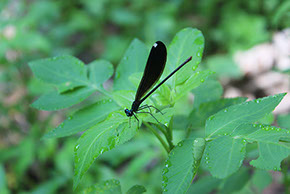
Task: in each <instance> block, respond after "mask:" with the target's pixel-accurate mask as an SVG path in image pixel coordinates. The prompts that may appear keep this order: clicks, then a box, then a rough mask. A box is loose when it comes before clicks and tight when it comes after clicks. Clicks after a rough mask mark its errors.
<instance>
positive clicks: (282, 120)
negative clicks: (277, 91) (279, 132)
mask: <svg viewBox="0 0 290 194" xmlns="http://www.w3.org/2000/svg"><path fill="white" fill-rule="evenodd" d="M277 122H278V125H279V126H280V127H283V128H286V129H290V114H287V115H278V118H277Z"/></svg>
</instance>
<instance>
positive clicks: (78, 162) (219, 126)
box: [30, 28, 290, 193]
mask: <svg viewBox="0 0 290 194" xmlns="http://www.w3.org/2000/svg"><path fill="white" fill-rule="evenodd" d="M201 37H202V34H201V32H200V31H198V30H196V29H192V28H186V29H183V30H182V31H180V32H179V33H177V34H176V36H175V38H174V39H173V41H172V43H171V44H170V45H169V47H168V48H169V49H168V53H169V56H174V57H168V62H167V63H168V66H166V70H165V72H170V70H168V69H174V68H175V67H176V66H177V65H178V64H179V63H180V62H182V59H185V58H186V55H184V53H185V52H184V51H187V52H188V51H190V52H188V53H187V56H191V55H194V54H196V53H197V54H196V55H195V56H194V58H193V60H192V62H190V64H188V66H187V68H186V69H185V70H186V71H183V72H178V73H177V74H176V76H174V77H173V78H172V79H171V81H169V82H167V83H165V84H166V87H167V88H170V92H169V93H167V91H166V90H159V91H157V92H156V95H155V96H153V97H152V98H155V97H156V96H163V98H159V101H161V100H160V99H162V100H164V101H165V102H169V104H168V105H169V106H170V107H171V109H168V108H167V109H163V111H164V112H165V114H164V115H161V116H162V117H163V118H162V117H161V118H160V114H158V113H154V115H156V117H157V118H158V119H159V118H160V119H159V120H160V121H161V122H163V123H164V124H165V125H164V126H161V125H160V123H157V122H156V120H154V119H152V118H151V117H150V115H149V117H148V115H142V116H139V115H138V117H139V119H140V120H141V122H142V123H144V124H145V126H146V127H147V128H148V129H150V130H151V131H152V132H153V134H155V135H156V137H157V138H158V139H159V141H160V142H161V143H162V145H163V146H164V148H165V149H166V150H167V151H168V152H170V153H169V156H168V159H167V160H166V161H165V167H164V168H163V171H162V174H163V175H162V187H163V191H164V193H167V192H168V193H185V192H186V191H187V190H188V189H189V187H190V184H191V182H192V180H193V178H194V176H195V175H196V173H197V171H198V169H199V165H200V164H201V165H202V166H203V168H204V169H206V170H208V171H210V173H211V174H212V175H213V176H214V177H217V178H221V179H224V178H226V177H229V176H230V175H232V174H233V173H235V172H236V171H238V169H239V168H240V167H241V165H242V162H243V161H244V159H245V155H246V145H247V144H248V143H257V144H258V145H259V149H258V152H259V158H258V159H256V160H252V161H251V162H250V164H251V165H252V166H254V167H256V168H261V169H265V170H280V163H281V161H282V160H283V159H284V158H286V157H287V156H288V155H289V154H290V148H289V146H287V145H286V144H281V143H279V140H280V139H281V138H282V137H286V138H289V137H290V132H289V131H287V130H285V129H280V128H276V127H272V126H264V125H261V124H260V125H257V124H255V122H257V121H259V119H262V118H264V117H265V116H266V115H268V114H269V113H271V112H272V111H273V110H274V109H275V107H276V106H277V105H278V104H279V102H280V101H281V100H282V98H283V97H284V96H285V94H277V95H274V96H269V97H265V98H261V99H257V100H253V101H248V102H244V101H245V98H236V99H220V97H219V96H218V95H217V99H218V100H213V101H208V102H204V103H201V104H200V106H199V108H198V109H193V111H192V113H191V115H190V117H189V120H196V119H199V121H200V123H199V124H195V123H192V122H191V124H190V125H189V126H190V127H193V126H195V127H202V126H204V124H205V136H204V137H202V136H200V137H199V138H196V137H194V136H191V138H187V137H186V136H185V137H184V138H185V139H184V140H183V141H181V142H179V143H178V144H177V145H176V146H175V147H174V145H173V144H172V138H173V136H172V116H173V114H174V104H175V102H176V101H177V100H178V99H179V98H180V97H182V96H184V95H186V94H187V93H188V92H189V91H191V90H193V89H194V88H197V87H198V86H199V85H200V84H202V83H203V82H204V81H205V80H206V79H207V78H208V77H209V76H210V74H211V72H210V71H208V70H204V71H201V72H200V71H195V72H194V70H195V69H196V68H197V65H198V64H199V63H200V58H201V56H202V54H201V52H202V50H203V42H204V40H203V38H201ZM197 40H198V41H197ZM133 48H134V49H133ZM145 48H146V46H145V45H143V43H142V42H140V41H139V40H133V42H132V43H131V45H130V46H129V48H128V50H127V51H126V53H125V57H124V59H123V60H122V61H121V63H120V64H119V66H118V69H117V73H116V76H115V78H114V82H115V83H116V84H115V86H116V87H115V88H114V89H113V91H107V90H105V89H104V88H103V87H102V83H103V82H104V81H106V80H107V79H108V78H109V77H110V76H112V71H111V68H109V67H110V63H109V62H106V61H101V62H99V67H101V68H92V66H93V67H94V66H95V63H93V64H88V67H86V66H84V65H83V64H82V62H79V61H78V60H77V59H73V58H71V57H69V56H62V57H56V58H53V59H44V60H41V61H34V62H31V63H30V67H31V68H32V70H33V72H34V74H35V76H36V77H37V78H38V79H40V80H42V81H44V82H46V83H47V84H51V85H53V86H54V87H55V88H56V89H57V91H54V95H55V96H51V95H50V94H44V95H43V96H41V97H40V98H39V99H38V100H36V101H35V102H34V103H33V104H32V106H33V107H35V108H38V109H40V110H57V109H61V108H66V107H69V106H72V105H73V104H76V103H80V102H81V101H83V100H85V99H86V98H87V97H88V96H89V95H91V94H92V92H93V91H99V92H101V93H102V94H103V95H105V96H106V98H108V100H106V101H102V102H98V103H96V104H94V106H93V107H94V108H91V107H90V106H87V107H85V108H83V109H81V110H80V111H78V112H76V114H74V115H73V119H72V118H68V119H67V120H66V121H64V122H63V123H62V124H60V126H59V127H57V128H56V129H54V130H53V131H52V132H49V133H48V134H46V135H45V136H44V137H45V138H48V137H54V136H58V137H61V136H66V135H71V134H72V133H76V132H80V131H84V130H86V129H87V130H86V131H85V132H84V133H83V134H82V135H81V137H80V138H79V140H78V141H77V143H76V146H75V150H74V152H75V154H74V155H75V174H74V188H75V189H76V188H77V187H78V185H79V184H80V181H81V179H82V178H83V176H84V174H85V173H86V172H87V170H88V169H89V167H90V166H91V165H92V164H93V162H94V160H95V159H97V158H98V157H99V156H100V155H102V154H103V153H105V152H107V151H109V150H112V149H114V148H115V147H117V146H119V145H121V144H123V143H125V142H127V141H129V140H130V139H132V138H133V137H134V136H135V135H136V133H137V131H138V128H139V126H140V124H141V123H139V122H137V121H135V120H131V121H129V122H131V124H128V118H127V117H126V115H125V114H124V112H122V111H121V110H122V109H123V108H124V107H129V106H130V103H132V101H133V93H132V92H131V90H128V91H126V90H118V89H119V87H121V86H122V85H124V86H125V85H126V87H125V89H132V88H134V90H136V85H134V83H132V85H131V86H129V85H128V84H126V83H128V82H129V81H130V80H129V79H128V77H130V76H131V75H132V74H133V73H136V72H128V71H125V70H126V69H134V70H137V72H138V71H139V72H140V71H142V69H143V68H144V66H143V67H139V65H137V64H138V63H136V61H139V58H136V56H138V54H140V53H144V52H146V50H147V49H145ZM178 48H180V49H181V48H182V49H183V50H184V51H179V49H178ZM176 53H182V55H176ZM71 59H73V60H74V61H76V62H72V60H71ZM124 60H125V61H126V62H124ZM142 60H143V59H142V58H141V61H142ZM44 63H48V64H46V65H45V66H44V65H43V64H44ZM59 63H62V64H64V65H63V66H64V67H66V66H69V65H71V66H72V67H71V68H67V70H66V71H64V70H63V69H60V68H56V67H57V64H59ZM78 64H81V66H76V65H78ZM140 64H145V62H144V61H143V63H140ZM135 66H136V67H135ZM171 66H173V68H171ZM44 67H45V68H44ZM74 67H76V68H78V70H75V68H74ZM191 71H192V73H189V72H191ZM83 72H86V73H87V74H86V75H84V74H83ZM123 72H124V74H125V72H126V76H121V75H122V74H123ZM54 74H57V75H61V74H65V75H67V76H64V77H63V78H61V77H60V78H58V77H57V76H53V75H54ZM70 74H72V75H73V76H70ZM135 75H140V74H135ZM47 77H48V78H51V77H55V79H47ZM131 80H133V81H135V80H140V77H138V78H137V77H136V79H131ZM185 80H186V81H185ZM117 83H118V84H119V85H118V84H117ZM122 83H123V84H122ZM179 88H181V89H179ZM86 89H87V90H86ZM209 89H210V87H209ZM80 91H81V92H80ZM164 92H166V93H164ZM83 93H84V96H79V94H83ZM48 95H50V98H47V96H48ZM62 99H63V100H62ZM74 99H77V100H74ZM112 101H114V103H115V104H116V105H114V104H112V103H110V102H112ZM68 102H73V103H71V104H68ZM152 102H156V100H152ZM108 103H110V105H109V104H108ZM145 103H146V102H145ZM160 104H166V103H164V102H163V103H162V102H161V103H160ZM64 105H65V106H64ZM104 106H105V107H106V108H104ZM116 106H117V107H118V108H117V109H121V110H116V111H114V109H115V108H116ZM155 106H158V104H156V103H155ZM109 110H110V111H109ZM172 111H173V112H172ZM79 112H84V113H83V114H85V115H93V113H95V114H97V115H98V114H102V115H103V116H104V117H102V119H101V118H99V119H95V120H93V121H92V120H89V121H86V120H88V118H86V117H84V116H82V114H80V113H79ZM110 112H111V113H110ZM80 121H84V124H83V122H81V123H80ZM160 121H159V122H160ZM204 121H205V123H204ZM71 123H75V124H76V126H79V127H77V128H78V129H77V130H76V129H74V128H73V129H71V128H69V130H63V128H64V126H65V125H70V126H72V124H71ZM86 123H89V124H86ZM154 126H157V127H158V128H159V130H160V131H161V132H162V133H163V135H164V136H165V139H166V141H167V143H166V142H164V140H163V139H162V138H161V137H160V136H159V134H158V132H157V131H156V129H155V128H154ZM189 129H190V128H189ZM199 142H200V143H199ZM201 142H202V143H201ZM271 153H272V154H271ZM115 184H116V181H113V182H110V181H109V182H106V183H105V184H104V185H107V186H105V187H103V186H99V185H96V186H94V187H93V188H89V189H87V192H92V191H94V192H97V191H99V192H100V191H101V190H102V191H104V192H112V189H113V190H115V189H117V190H118V191H117V190H116V191H114V192H121V190H120V185H119V183H118V184H117V185H119V186H117V185H115Z"/></svg>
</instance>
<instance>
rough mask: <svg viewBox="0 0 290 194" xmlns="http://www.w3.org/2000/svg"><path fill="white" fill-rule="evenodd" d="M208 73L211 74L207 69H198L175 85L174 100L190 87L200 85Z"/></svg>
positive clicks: (184, 93) (185, 92) (190, 88)
mask: <svg viewBox="0 0 290 194" xmlns="http://www.w3.org/2000/svg"><path fill="white" fill-rule="evenodd" d="M191 74H192V73H191ZM209 75H211V72H210V71H209V70H205V71H198V72H196V73H195V74H193V75H191V76H190V77H189V78H188V79H187V80H186V81H185V82H184V84H182V85H180V86H177V87H176V97H175V101H176V100H178V99H179V98H181V97H182V96H184V95H186V94H188V92H189V91H191V90H192V89H194V88H196V87H198V86H199V85H201V84H202V83H203V82H204V81H205V80H206V79H207V77H208V76H209Z"/></svg>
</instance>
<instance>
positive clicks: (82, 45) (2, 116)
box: [0, 0, 290, 194]
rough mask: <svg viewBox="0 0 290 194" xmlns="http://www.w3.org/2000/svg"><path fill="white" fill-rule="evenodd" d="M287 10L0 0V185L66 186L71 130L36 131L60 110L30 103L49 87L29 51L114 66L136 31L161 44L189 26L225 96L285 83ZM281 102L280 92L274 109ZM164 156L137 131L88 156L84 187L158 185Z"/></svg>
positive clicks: (269, 4)
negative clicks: (37, 75) (61, 134)
mask: <svg viewBox="0 0 290 194" xmlns="http://www.w3.org/2000/svg"><path fill="white" fill-rule="evenodd" d="M289 10H290V1H289V0H248V1H246V0H224V1H223V0H196V1H190V0H168V1H165V0H160V1H156V0H131V1H129V0H123V1H120V0H110V1H108V0H71V1H58V0H1V1H0V102H1V103H0V193H1V194H2V193H26V192H27V193H71V192H72V177H73V147H74V144H75V140H76V139H77V137H68V138H61V139H52V140H45V141H41V140H40V139H41V137H42V135H43V134H44V133H45V132H46V131H48V130H50V129H52V128H54V127H55V126H56V125H58V124H59V123H60V122H61V121H62V120H63V119H64V118H65V115H66V114H67V111H66V110H65V111H62V112H46V111H38V110H36V109H33V108H30V107H29V104H31V103H32V102H33V100H34V99H36V97H37V96H38V95H39V94H41V93H43V92H45V91H48V90H50V89H51V88H50V87H49V86H46V85H44V84H43V83H41V82H39V81H38V80H35V79H34V78H33V76H32V73H31V71H30V69H29V67H28V65H27V63H28V62H29V61H32V60H36V59H40V58H45V57H52V56H57V55H64V54H69V55H73V56H76V57H78V58H79V59H81V60H82V61H84V62H85V63H89V62H91V61H93V60H95V59H98V58H102V59H106V60H109V61H111V62H112V63H113V65H114V66H115V67H116V66H117V65H118V63H119V61H120V59H121V57H122V55H123V54H124V52H125V50H126V48H127V47H128V46H129V44H130V42H131V41H132V40H133V39H134V38H138V39H140V40H141V41H143V42H145V43H146V44H147V45H148V47H150V46H151V45H152V44H153V43H154V42H155V41H156V40H162V41H163V42H165V43H166V44H167V45H168V44H169V43H170V42H171V40H172V38H173V36H174V35H175V33H177V32H178V31H180V30H181V29H183V28H185V27H195V28H198V29H200V30H201V31H202V32H203V34H204V37H205V40H206V45H205V51H204V57H203V62H202V64H201V65H200V66H203V67H206V68H209V69H211V70H212V71H215V72H216V76H217V77H218V79H219V81H220V82H221V84H222V85H223V88H224V96H225V97H236V96H246V97H249V98H250V99H253V98H258V97H264V96H267V95H272V94H277V93H281V92H289V88H290V87H289V73H290V11H289ZM289 110H290V97H289V94H288V95H287V96H286V97H285V98H284V100H283V101H282V103H281V104H280V105H279V107H278V108H277V109H276V110H275V112H274V113H275V114H284V115H285V114H289ZM140 150H142V151H140ZM164 158H166V153H164V151H163V150H162V148H161V147H160V144H159V142H157V140H156V139H155V138H154V137H153V136H152V135H150V134H147V133H145V132H140V134H139V136H137V137H136V138H135V139H134V140H133V141H130V142H129V143H127V144H125V145H123V146H122V149H121V148H120V149H116V150H113V151H111V152H109V153H106V154H104V155H103V156H102V157H101V158H100V159H99V160H98V161H96V162H95V164H94V165H92V167H91V168H90V170H89V172H88V173H87V175H86V176H85V178H84V180H83V181H82V187H83V188H84V187H86V186H90V185H92V184H95V183H97V182H98V181H100V180H105V179H107V178H118V179H120V180H121V185H122V188H123V189H124V191H126V190H127V189H126V188H129V187H131V186H132V185H134V184H141V185H144V186H145V187H146V188H147V189H148V193H160V191H161V173H160V172H161V169H162V162H163V160H164ZM129 164H130V165H129ZM140 169H141V170H140ZM277 177H278V178H277ZM271 178H272V179H273V181H272V184H271V185H272V186H271V185H270V186H269V187H268V190H271V189H272V190H273V187H274V191H275V189H277V188H278V189H279V172H275V173H273V176H272V177H271ZM280 182H281V181H280ZM273 185H274V186H273ZM277 185H278V186H277ZM80 190H81V188H80V189H79V191H80ZM79 191H76V193H77V192H79Z"/></svg>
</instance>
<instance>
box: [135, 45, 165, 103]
mask: <svg viewBox="0 0 290 194" xmlns="http://www.w3.org/2000/svg"><path fill="white" fill-rule="evenodd" d="M166 57H167V52H166V47H165V45H164V44H163V43H162V42H161V41H157V42H155V43H154V45H153V46H152V48H151V51H150V54H149V57H148V60H147V63H146V67H145V70H144V73H143V77H142V79H141V82H140V84H139V87H138V90H137V93H136V96H135V101H139V100H140V99H141V98H142V97H143V96H144V95H145V94H146V93H147V92H148V90H150V89H151V88H152V86H154V85H155V83H156V82H157V81H158V80H159V78H160V77H161V75H162V72H163V70H164V67H165V63H166Z"/></svg>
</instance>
